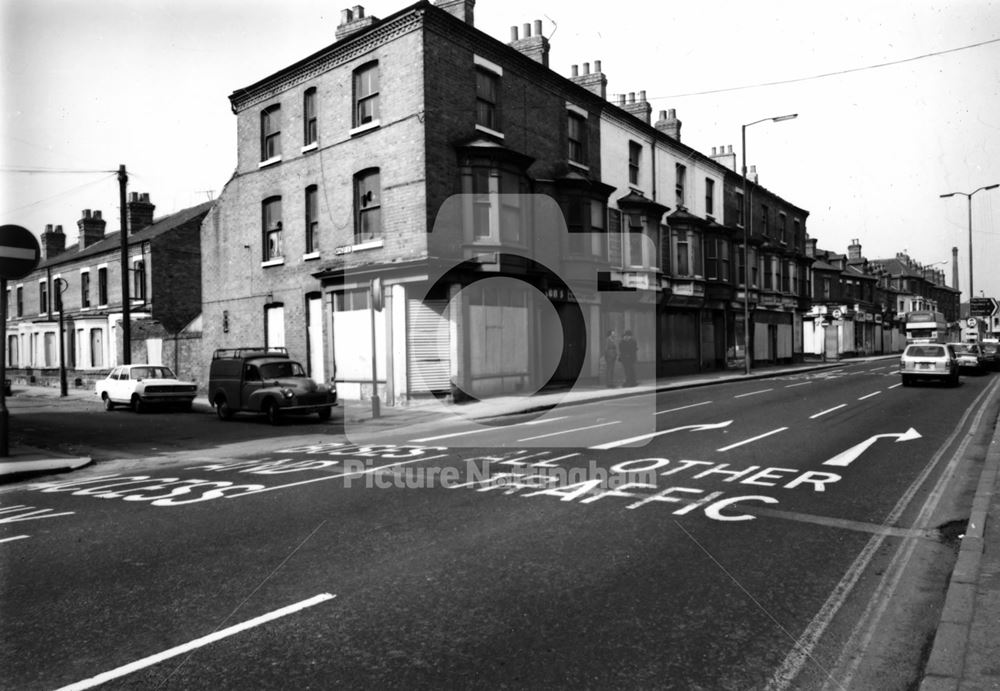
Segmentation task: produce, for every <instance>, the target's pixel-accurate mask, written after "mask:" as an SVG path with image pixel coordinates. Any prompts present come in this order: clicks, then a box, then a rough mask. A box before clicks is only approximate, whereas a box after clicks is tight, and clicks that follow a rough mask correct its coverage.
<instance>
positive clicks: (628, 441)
mask: <svg viewBox="0 0 1000 691" xmlns="http://www.w3.org/2000/svg"><path fill="white" fill-rule="evenodd" d="M732 423H733V421H732V420H726V421H725V422H716V423H709V424H706V425H684V426H683V427H674V428H673V429H665V430H662V431H660V432H650V433H649V434H640V435H639V436H638V437H629V438H628V439H619V440H618V441H609V442H605V443H604V444H598V445H597V446H591V447H590V448H592V449H600V450H602V451H606V450H608V449H614V448H617V447H619V446H626V445H627V444H632V443H633V442H637V441H646V440H647V439H652V438H653V437H659V436H660V435H662V434H670V433H671V432H680V431H681V430H685V429H687V430H691V431H692V432H700V431H702V430H707V429H721V428H723V427H728V426H729V425H731V424H732Z"/></svg>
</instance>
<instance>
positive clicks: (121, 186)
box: [118, 164, 132, 365]
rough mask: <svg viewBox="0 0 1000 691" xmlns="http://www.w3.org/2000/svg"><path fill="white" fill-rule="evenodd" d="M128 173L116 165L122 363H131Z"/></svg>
mask: <svg viewBox="0 0 1000 691" xmlns="http://www.w3.org/2000/svg"><path fill="white" fill-rule="evenodd" d="M126 184H128V175H127V174H126V173H125V165H124V164H122V165H120V166H118V200H119V204H120V205H121V226H122V237H121V248H122V354H121V357H122V361H121V364H123V365H131V364H132V300H131V298H130V296H129V289H128V281H129V271H128V209H127V207H126V206H125V185H126Z"/></svg>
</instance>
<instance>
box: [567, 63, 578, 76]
mask: <svg viewBox="0 0 1000 691" xmlns="http://www.w3.org/2000/svg"><path fill="white" fill-rule="evenodd" d="M569 73H570V76H571V77H579V76H580V68H579V66H577V65H572V66H571V67H570V68H569Z"/></svg>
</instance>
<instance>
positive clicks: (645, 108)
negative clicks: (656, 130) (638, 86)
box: [621, 91, 653, 125]
mask: <svg viewBox="0 0 1000 691" xmlns="http://www.w3.org/2000/svg"><path fill="white" fill-rule="evenodd" d="M621 107H622V108H624V110H625V112H627V113H631V114H632V115H634V116H636V117H637V118H639V119H640V120H642V121H643V122H644V123H646V124H647V125H648V124H649V118H650V115H651V114H652V112H653V106H651V105H649V102H648V101H646V92H645V91H640V92H639V98H638V100H636V97H635V92H634V91H632V92H629V95H628V103H626V104H625V105H624V106H621Z"/></svg>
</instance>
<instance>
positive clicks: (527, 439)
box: [518, 420, 621, 441]
mask: <svg viewBox="0 0 1000 691" xmlns="http://www.w3.org/2000/svg"><path fill="white" fill-rule="evenodd" d="M620 424H621V420H614V421H612V422H602V423H600V424H599V425H589V426H587V427H576V428H574V429H564V430H559V431H558V432H549V433H548V434H539V435H536V436H534V437H525V438H524V439H518V441H534V440H535V439H545V438H546V437H558V436H559V435H560V434H569V433H570V432H582V431H584V430H588V429H597V428H598V427H607V426H608V425H620Z"/></svg>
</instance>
